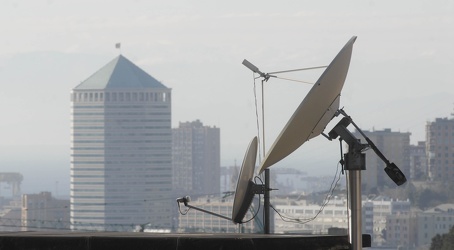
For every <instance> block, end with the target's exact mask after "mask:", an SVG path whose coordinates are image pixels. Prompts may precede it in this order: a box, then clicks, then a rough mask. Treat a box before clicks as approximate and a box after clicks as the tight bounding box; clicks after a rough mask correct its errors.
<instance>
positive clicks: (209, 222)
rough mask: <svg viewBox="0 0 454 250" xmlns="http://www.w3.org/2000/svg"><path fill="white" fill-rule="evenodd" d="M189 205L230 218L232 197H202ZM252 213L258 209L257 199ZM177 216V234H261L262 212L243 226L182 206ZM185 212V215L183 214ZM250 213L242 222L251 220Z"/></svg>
mask: <svg viewBox="0 0 454 250" xmlns="http://www.w3.org/2000/svg"><path fill="white" fill-rule="evenodd" d="M191 205H192V206H195V207H198V208H201V209H204V210H207V211H210V212H213V213H216V214H220V215H223V216H226V217H230V218H231V217H232V208H233V196H229V197H226V198H219V196H204V197H199V198H198V199H197V200H195V201H191ZM251 207H252V211H254V212H257V211H255V210H254V207H258V199H257V198H256V199H254V201H253V204H252V205H251ZM180 211H181V212H182V213H183V214H181V213H180V214H179V216H178V220H179V229H178V231H179V232H185V233H195V232H199V233H240V232H244V233H261V232H263V222H262V218H263V216H262V210H260V211H258V213H257V216H256V217H255V218H254V219H253V220H252V221H250V222H248V223H244V224H241V225H240V224H234V223H233V222H232V221H230V220H227V219H223V218H220V217H217V216H213V215H210V214H208V213H204V212H201V211H197V210H192V209H190V210H187V208H185V207H184V205H181V208H180ZM185 212H187V213H186V214H184V213H185ZM251 218H252V216H251V213H247V214H246V216H245V219H244V220H243V221H248V220H249V219H251Z"/></svg>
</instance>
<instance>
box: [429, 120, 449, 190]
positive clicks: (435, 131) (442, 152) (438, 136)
mask: <svg viewBox="0 0 454 250" xmlns="http://www.w3.org/2000/svg"><path fill="white" fill-rule="evenodd" d="M426 140H427V143H426V151H427V160H428V161H427V162H428V168H429V170H428V171H429V178H430V179H431V180H434V181H448V182H450V181H452V180H453V179H454V119H448V118H437V119H435V121H434V122H428V123H427V125H426Z"/></svg>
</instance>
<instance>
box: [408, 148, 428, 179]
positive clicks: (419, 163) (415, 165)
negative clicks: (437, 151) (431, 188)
mask: <svg viewBox="0 0 454 250" xmlns="http://www.w3.org/2000/svg"><path fill="white" fill-rule="evenodd" d="M410 179H411V180H426V179H427V156H426V142H425V141H419V142H418V144H417V145H410Z"/></svg>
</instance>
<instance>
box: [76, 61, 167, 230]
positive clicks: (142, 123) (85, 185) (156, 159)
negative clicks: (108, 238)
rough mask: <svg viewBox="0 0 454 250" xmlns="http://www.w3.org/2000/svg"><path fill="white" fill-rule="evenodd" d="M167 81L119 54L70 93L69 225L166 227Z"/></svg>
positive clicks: (91, 228)
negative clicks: (160, 79)
mask: <svg viewBox="0 0 454 250" xmlns="http://www.w3.org/2000/svg"><path fill="white" fill-rule="evenodd" d="M170 94H171V89H169V88H167V87H166V86H164V85H163V84H162V83H160V82H159V81H157V80H156V79H155V78H153V77H152V76H150V75H149V74H147V73H146V72H145V71H143V70H142V69H140V68H139V67H137V66H136V65H134V64H133V63H132V62H131V61H129V60H128V59H126V58H125V57H124V56H122V55H120V56H118V57H116V58H115V59H114V60H112V61H111V62H109V63H108V64H107V65H105V66H104V67H102V68H101V69H99V70H98V71H97V72H96V73H94V74H93V75H92V76H90V77H89V78H88V79H87V80H85V81H83V82H82V83H81V84H79V85H78V86H76V87H75V88H74V89H73V91H72V93H71V101H72V106H71V117H72V120H71V193H70V196H71V197H70V202H71V203H70V204H71V205H70V206H71V209H70V211H71V215H70V217H71V228H72V229H74V230H78V229H82V230H113V231H119V230H133V229H134V228H133V227H134V226H135V225H144V224H148V225H149V226H150V225H151V226H155V227H156V228H170V227H171V224H172V222H171V221H172V220H171V202H172V201H174V200H173V199H171V198H172V197H170V192H171V189H172V168H171V155H172V153H171V150H172V149H171V147H172V143H171V141H172V131H171V95H170Z"/></svg>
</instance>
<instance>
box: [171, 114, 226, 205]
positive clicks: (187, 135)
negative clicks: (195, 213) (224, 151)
mask: <svg viewBox="0 0 454 250" xmlns="http://www.w3.org/2000/svg"><path fill="white" fill-rule="evenodd" d="M172 135H173V139H172V165H173V172H172V179H173V180H172V182H173V187H174V190H175V191H176V192H178V191H180V192H186V193H184V194H182V195H187V194H189V195H191V196H193V197H196V196H199V195H208V194H217V193H219V192H220V176H221V173H220V172H221V142H220V129H219V128H216V127H210V126H204V125H203V123H202V122H200V121H199V120H196V121H193V122H180V125H179V127H178V128H174V129H172Z"/></svg>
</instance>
